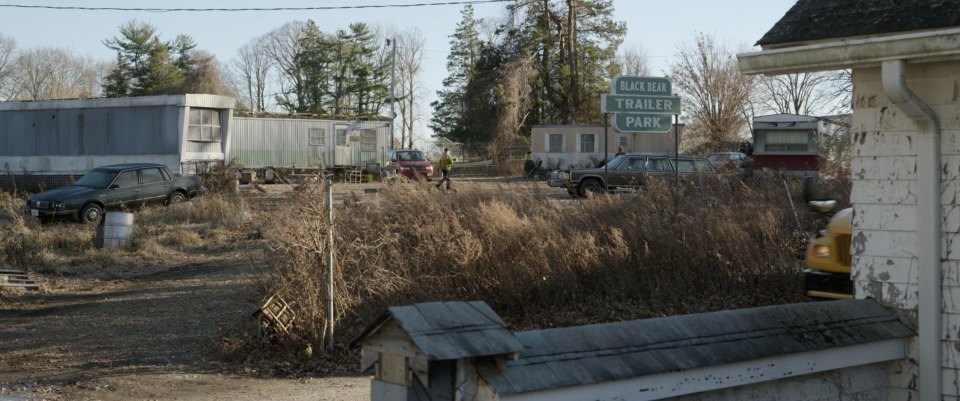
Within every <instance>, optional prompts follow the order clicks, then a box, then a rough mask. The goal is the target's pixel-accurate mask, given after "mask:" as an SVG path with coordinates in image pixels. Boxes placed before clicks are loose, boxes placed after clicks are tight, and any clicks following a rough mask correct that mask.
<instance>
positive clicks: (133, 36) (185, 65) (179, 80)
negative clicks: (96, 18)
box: [103, 20, 196, 97]
mask: <svg viewBox="0 0 960 401" xmlns="http://www.w3.org/2000/svg"><path fill="white" fill-rule="evenodd" d="M103 44H104V45H105V46H107V47H108V48H110V49H111V50H114V51H116V52H117V65H116V67H115V68H114V69H113V71H111V72H110V73H109V75H107V79H106V82H105V84H104V85H103V91H104V94H105V95H106V96H107V97H119V96H145V95H155V94H168V93H176V92H178V91H179V89H178V88H180V87H182V84H183V77H184V74H186V73H188V71H189V68H190V56H191V52H192V50H193V49H194V48H195V47H196V43H194V41H193V39H192V38H191V37H190V36H187V35H179V36H177V38H176V39H175V40H174V41H172V42H162V41H161V40H160V37H159V35H158V34H157V28H156V27H155V26H153V25H151V24H149V23H145V22H137V21H136V20H130V21H127V22H125V23H123V24H122V25H120V36H117V37H114V38H112V39H107V40H104V41H103Z"/></svg>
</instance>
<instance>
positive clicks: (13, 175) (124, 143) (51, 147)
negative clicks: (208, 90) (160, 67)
mask: <svg viewBox="0 0 960 401" xmlns="http://www.w3.org/2000/svg"><path fill="white" fill-rule="evenodd" d="M234 104H235V100H234V99H233V98H232V97H227V96H218V95H205V94H185V95H172V96H146V97H128V98H102V99H71V100H41V101H28V102H0V186H6V187H10V186H12V185H17V186H18V187H19V188H24V187H25V186H26V187H36V186H45V187H48V188H49V187H55V186H62V185H66V184H68V183H69V182H70V180H71V179H72V178H74V177H79V176H80V175H82V174H84V173H85V172H86V171H87V170H90V169H92V168H94V167H98V166H103V165H108V164H117V163H131V162H149V163H159V164H163V165H165V166H167V167H168V168H169V169H170V171H174V172H181V173H184V174H190V173H196V172H198V171H203V170H205V169H206V168H208V167H209V165H211V164H215V163H223V161H224V156H225V154H226V153H227V150H228V149H229V148H230V131H231V128H230V125H231V120H232V114H233V106H234Z"/></svg>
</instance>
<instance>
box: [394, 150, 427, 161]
mask: <svg viewBox="0 0 960 401" xmlns="http://www.w3.org/2000/svg"><path fill="white" fill-rule="evenodd" d="M397 160H400V161H402V162H419V161H424V160H427V159H426V158H425V157H423V152H421V151H419V150H413V151H408V152H397Z"/></svg>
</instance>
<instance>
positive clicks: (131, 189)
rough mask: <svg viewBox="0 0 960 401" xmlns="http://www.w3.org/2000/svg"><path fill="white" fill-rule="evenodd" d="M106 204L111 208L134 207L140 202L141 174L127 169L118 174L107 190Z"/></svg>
mask: <svg viewBox="0 0 960 401" xmlns="http://www.w3.org/2000/svg"><path fill="white" fill-rule="evenodd" d="M105 198H106V199H105V200H104V202H103V203H104V205H105V206H107V207H110V208H132V207H137V206H139V205H138V203H139V202H140V174H139V171H137V170H127V171H124V172H121V173H120V174H118V175H117V178H115V179H114V180H113V183H111V184H110V187H109V188H108V189H107V191H106V196H105Z"/></svg>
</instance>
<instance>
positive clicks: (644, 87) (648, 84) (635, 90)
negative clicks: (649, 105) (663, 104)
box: [610, 76, 673, 96]
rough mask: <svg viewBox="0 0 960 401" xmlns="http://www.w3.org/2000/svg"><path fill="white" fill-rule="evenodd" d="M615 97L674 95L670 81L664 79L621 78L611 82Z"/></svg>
mask: <svg viewBox="0 0 960 401" xmlns="http://www.w3.org/2000/svg"><path fill="white" fill-rule="evenodd" d="M611 86H612V90H611V91H610V93H612V94H614V95H660V96H670V95H672V94H673V92H672V89H671V86H670V81H668V80H667V79H666V78H662V77H628V76H619V77H616V78H614V79H613V82H611Z"/></svg>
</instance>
